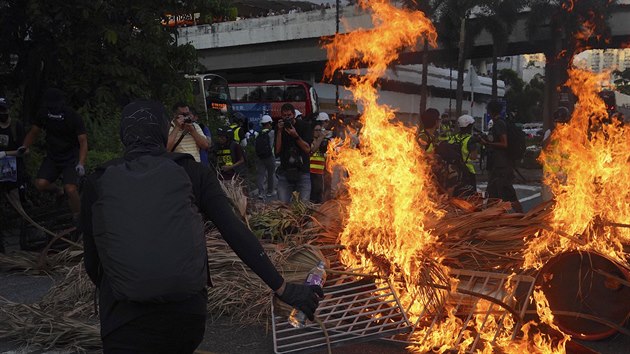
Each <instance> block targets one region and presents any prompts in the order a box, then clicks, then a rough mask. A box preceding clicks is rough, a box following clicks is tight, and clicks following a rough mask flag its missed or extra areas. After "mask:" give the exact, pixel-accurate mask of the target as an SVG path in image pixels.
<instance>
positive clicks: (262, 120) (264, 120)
mask: <svg viewBox="0 0 630 354" xmlns="http://www.w3.org/2000/svg"><path fill="white" fill-rule="evenodd" d="M271 122H273V119H271V116H270V115H268V114H265V115H263V116H262V118H260V124H266V123H271Z"/></svg>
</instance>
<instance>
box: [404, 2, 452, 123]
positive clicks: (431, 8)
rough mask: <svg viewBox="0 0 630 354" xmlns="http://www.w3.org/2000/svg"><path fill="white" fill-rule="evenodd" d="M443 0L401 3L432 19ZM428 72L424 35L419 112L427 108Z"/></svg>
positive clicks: (426, 46) (427, 43) (427, 41)
mask: <svg viewBox="0 0 630 354" xmlns="http://www.w3.org/2000/svg"><path fill="white" fill-rule="evenodd" d="M443 2H445V0H431V1H428V0H427V1H422V0H420V1H416V0H404V1H403V5H404V6H405V7H407V8H409V9H413V10H420V11H422V12H424V14H425V15H426V16H427V17H428V18H431V19H433V20H434V18H433V17H434V15H435V10H436V9H437V8H439V7H440V6H441V5H442V3H443ZM428 73H429V40H428V38H427V37H426V36H425V37H424V38H423V43H422V77H421V82H420V110H419V113H420V114H422V112H424V111H426V109H427V96H428V87H427V82H428Z"/></svg>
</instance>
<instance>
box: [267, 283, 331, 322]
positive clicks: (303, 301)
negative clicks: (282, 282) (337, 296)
mask: <svg viewBox="0 0 630 354" xmlns="http://www.w3.org/2000/svg"><path fill="white" fill-rule="evenodd" d="M323 297H324V291H323V290H322V288H321V287H319V286H317V285H300V284H293V283H286V287H285V288H284V292H283V293H282V296H280V295H278V298H280V300H282V301H284V302H286V303H287V304H289V305H291V306H293V307H295V308H296V309H298V310H300V311H302V312H304V314H305V315H306V317H307V318H308V319H309V320H311V321H313V319H314V318H315V317H314V314H315V310H316V309H317V305H319V299H320V298H323Z"/></svg>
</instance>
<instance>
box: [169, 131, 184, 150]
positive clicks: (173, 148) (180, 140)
mask: <svg viewBox="0 0 630 354" xmlns="http://www.w3.org/2000/svg"><path fill="white" fill-rule="evenodd" d="M186 134H188V131H187V130H184V131H182V135H180V136H179V139H177V142H175V145H173V147H172V148H171V151H170V152H173V151H175V149H176V148H177V147H178V146H179V143H181V142H182V140H183V139H184V137H185V136H186Z"/></svg>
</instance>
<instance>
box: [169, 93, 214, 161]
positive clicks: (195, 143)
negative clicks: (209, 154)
mask: <svg viewBox="0 0 630 354" xmlns="http://www.w3.org/2000/svg"><path fill="white" fill-rule="evenodd" d="M209 147H210V142H209V141H208V137H206V135H205V134H204V133H203V130H202V129H201V127H200V126H199V124H197V123H196V122H194V120H193V115H192V113H191V112H190V107H188V105H187V104H185V103H182V102H179V103H176V104H175V105H174V106H173V120H172V121H171V128H170V130H169V133H168V142H167V144H166V149H167V150H168V151H170V152H181V153H184V154H190V155H192V157H194V158H195V161H197V162H201V156H200V154H199V150H207V149H208V148H209Z"/></svg>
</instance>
